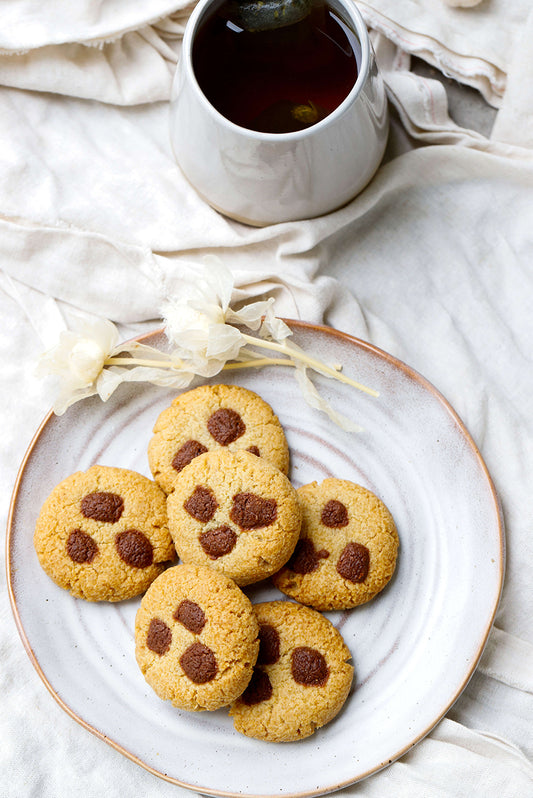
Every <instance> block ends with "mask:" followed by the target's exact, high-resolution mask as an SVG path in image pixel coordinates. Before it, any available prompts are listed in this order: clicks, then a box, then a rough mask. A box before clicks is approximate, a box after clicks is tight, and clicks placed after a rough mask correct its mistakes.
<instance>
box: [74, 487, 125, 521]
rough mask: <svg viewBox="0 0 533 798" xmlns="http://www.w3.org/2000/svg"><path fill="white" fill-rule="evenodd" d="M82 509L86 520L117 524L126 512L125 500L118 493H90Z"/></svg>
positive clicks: (84, 499)
mask: <svg viewBox="0 0 533 798" xmlns="http://www.w3.org/2000/svg"><path fill="white" fill-rule="evenodd" d="M80 507H81V512H82V515H84V516H85V518H92V519H94V521H105V522H106V523H108V524H116V522H117V521H118V520H119V518H120V516H121V515H122V513H123V512H124V499H123V498H122V496H118V495H117V494H116V493H105V492H102V493H88V494H87V496H84V497H83V499H82V500H81V504H80Z"/></svg>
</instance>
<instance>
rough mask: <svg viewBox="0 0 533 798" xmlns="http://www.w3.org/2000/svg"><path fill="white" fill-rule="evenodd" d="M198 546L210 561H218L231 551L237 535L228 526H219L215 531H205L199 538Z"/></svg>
mask: <svg viewBox="0 0 533 798" xmlns="http://www.w3.org/2000/svg"><path fill="white" fill-rule="evenodd" d="M198 540H199V541H200V546H201V547H202V549H203V550H204V551H205V553H206V554H207V555H208V557H211V559H212V560H218V558H219V557H224V555H225V554H229V553H230V551H232V550H233V547H234V546H235V544H236V542H237V534H236V533H235V531H234V530H233V529H232V528H231V527H229V526H219V527H217V528H216V529H206V531H205V532H202V534H201V535H200V536H199V538H198Z"/></svg>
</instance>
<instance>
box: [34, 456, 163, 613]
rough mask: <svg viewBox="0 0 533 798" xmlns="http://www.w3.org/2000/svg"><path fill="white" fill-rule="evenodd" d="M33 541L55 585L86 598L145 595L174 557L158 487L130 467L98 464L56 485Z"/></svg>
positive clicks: (102, 599)
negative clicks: (111, 466) (129, 468)
mask: <svg viewBox="0 0 533 798" xmlns="http://www.w3.org/2000/svg"><path fill="white" fill-rule="evenodd" d="M34 545H35V550H36V552H37V556H38V558H39V562H40V563H41V565H42V567H43V568H44V570H45V571H46V573H47V574H48V575H49V576H50V577H51V578H52V579H53V580H54V582H56V584H58V585H59V586H60V587H62V588H64V589H65V590H69V591H70V592H71V593H72V595H73V596H75V597H76V598H83V599H87V600H88V601H121V600H122V599H127V598H131V597H132V596H137V595H139V594H140V593H144V591H145V590H146V589H147V587H148V586H149V585H150V584H151V583H152V582H153V580H154V579H155V578H156V576H158V575H159V574H160V573H161V571H162V570H163V569H164V568H165V564H166V563H167V562H168V561H170V560H172V559H174V558H175V556H176V553H175V550H174V545H173V543H172V538H171V537H170V534H169V531H168V526H167V510H166V496H165V494H164V492H163V491H162V490H161V488H160V487H159V486H158V485H156V483H155V482H153V481H152V480H151V479H148V478H147V477H145V476H143V475H142V474H138V473H136V472H135V471H129V470H127V469H124V468H110V467H108V466H100V465H95V466H92V467H91V468H89V470H88V471H85V472H81V471H77V472H76V473H75V474H72V475H71V476H69V477H67V478H66V479H65V480H63V481H62V482H61V483H60V484H59V485H57V486H56V487H55V488H54V490H53V491H52V493H51V494H50V496H49V497H48V498H47V499H46V501H45V503H44V504H43V506H42V509H41V511H40V513H39V517H38V519H37V523H36V526H35V534H34Z"/></svg>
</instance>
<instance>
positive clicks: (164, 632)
mask: <svg viewBox="0 0 533 798" xmlns="http://www.w3.org/2000/svg"><path fill="white" fill-rule="evenodd" d="M171 642H172V632H171V631H170V629H169V628H168V626H167V625H166V623H165V622H164V621H162V620H160V619H159V618H152V620H151V621H150V626H149V627H148V632H147V634H146V645H147V646H148V648H149V649H150V651H154V652H155V653H156V654H159V656H160V657H162V656H163V654H166V653H167V651H168V650H169V648H170V644H171Z"/></svg>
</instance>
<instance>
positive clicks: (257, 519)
mask: <svg viewBox="0 0 533 798" xmlns="http://www.w3.org/2000/svg"><path fill="white" fill-rule="evenodd" d="M277 515H278V505H277V502H276V500H275V499H263V498H262V497H261V496H256V495H255V493H237V494H236V495H235V496H234V497H233V507H232V508H231V510H230V514H229V517H230V518H231V520H232V521H233V522H234V523H235V524H238V525H239V526H240V528H241V529H258V528H259V527H261V526H269V525H270V524H273V523H274V521H275V520H276V518H277Z"/></svg>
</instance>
